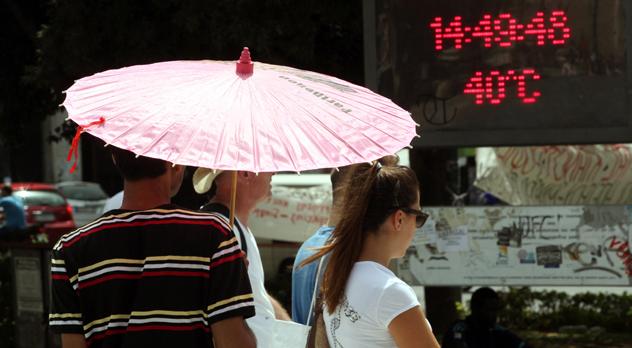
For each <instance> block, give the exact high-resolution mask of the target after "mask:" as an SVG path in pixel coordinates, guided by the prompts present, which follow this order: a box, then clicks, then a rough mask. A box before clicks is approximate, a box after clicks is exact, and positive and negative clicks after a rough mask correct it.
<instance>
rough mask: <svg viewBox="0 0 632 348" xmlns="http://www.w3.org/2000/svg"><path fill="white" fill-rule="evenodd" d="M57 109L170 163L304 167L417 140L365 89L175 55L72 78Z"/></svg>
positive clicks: (354, 159) (362, 157)
mask: <svg viewBox="0 0 632 348" xmlns="http://www.w3.org/2000/svg"><path fill="white" fill-rule="evenodd" d="M66 94H67V95H66V100H65V101H64V104H63V105H64V107H65V108H66V110H67V111H68V115H69V117H70V118H71V119H72V120H73V121H75V122H76V123H78V124H89V123H90V122H93V121H95V120H97V119H99V117H104V118H105V123H104V124H103V125H100V126H95V127H91V128H89V129H86V130H85V131H86V132H88V133H91V134H92V135H95V136H97V137H99V138H101V139H103V140H104V141H105V142H106V143H108V144H111V145H115V146H117V147H121V148H125V149H128V150H130V151H132V152H134V153H136V154H139V155H143V156H148V157H154V158H160V159H163V160H167V161H170V162H172V163H177V164H183V165H192V166H198V167H206V168H213V169H224V170H230V169H239V170H248V171H252V172H277V171H305V170H309V169H316V168H327V167H339V166H343V165H347V164H351V163H358V162H366V161H371V160H374V159H377V158H379V157H381V156H384V155H387V154H393V153H395V152H397V151H399V150H400V149H402V148H403V147H405V146H407V145H409V144H410V142H411V141H412V139H413V137H415V135H416V133H415V122H414V121H413V120H412V118H411V117H410V114H409V112H407V111H406V110H403V109H402V108H400V107H398V106H397V105H395V104H394V103H393V102H391V101H390V100H389V99H388V98H385V97H382V96H380V95H378V94H375V93H373V92H372V91H370V90H369V89H367V88H364V87H360V86H356V85H353V84H351V83H349V82H346V81H343V80H340V79H337V78H334V77H330V76H327V75H323V74H318V73H314V72H310V71H304V70H297V69H293V68H288V67H282V66H275V65H269V64H264V63H258V62H255V63H254V73H253V75H252V76H250V77H248V78H242V77H239V76H237V74H236V73H235V62H227V61H208V60H205V61H173V62H163V63H156V64H149V65H137V66H132V67H127V68H122V69H116V70H109V71H105V72H102V73H98V74H95V75H92V76H88V77H85V78H82V79H80V80H78V81H77V82H76V83H75V84H74V85H73V86H72V87H70V89H68V90H67V91H66Z"/></svg>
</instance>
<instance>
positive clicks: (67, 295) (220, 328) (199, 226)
mask: <svg viewBox="0 0 632 348" xmlns="http://www.w3.org/2000/svg"><path fill="white" fill-rule="evenodd" d="M110 148H111V151H112V158H113V160H114V163H115V165H116V167H117V169H118V170H119V172H120V173H121V175H122V176H123V179H124V192H125V194H124V195H123V201H122V205H121V207H120V209H115V210H111V211H109V212H107V213H105V214H104V215H103V216H102V217H100V218H99V219H97V220H96V221H94V222H93V223H90V224H88V225H86V226H83V227H81V228H79V229H77V230H75V231H73V232H70V233H68V234H66V235H64V236H63V237H62V238H61V239H60V240H59V242H57V244H56V245H55V246H54V248H53V251H52V260H51V279H52V284H51V287H52V300H51V311H50V315H49V326H50V328H51V330H52V331H53V332H57V333H61V341H62V346H63V347H64V348H79V347H81V348H83V347H86V346H90V347H91V348H100V347H205V348H208V347H255V346H256V340H255V337H254V335H253V334H252V331H251V330H250V329H249V328H248V326H247V325H246V322H245V318H249V317H252V316H254V314H255V307H254V301H253V294H252V290H251V287H250V282H249V280H248V274H247V271H246V265H245V263H244V261H243V255H242V253H241V250H240V249H239V245H238V243H237V240H236V238H235V237H234V236H233V234H232V233H231V231H230V229H229V226H228V225H229V223H228V221H227V220H226V218H224V217H223V216H221V215H219V214H213V213H201V212H198V211H191V210H186V209H182V208H179V207H177V206H174V205H172V204H170V201H171V197H173V195H175V193H176V192H178V190H179V188H180V185H181V183H182V173H183V167H182V166H172V165H171V163H168V162H165V161H162V160H158V159H153V158H148V157H143V156H140V157H138V158H136V156H135V155H134V154H133V153H131V152H129V151H126V150H122V149H119V148H116V147H114V146H111V147H110Z"/></svg>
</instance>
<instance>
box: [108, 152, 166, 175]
mask: <svg viewBox="0 0 632 348" xmlns="http://www.w3.org/2000/svg"><path fill="white" fill-rule="evenodd" d="M110 152H111V153H112V157H113V158H114V164H115V165H116V168H117V169H118V171H119V173H121V176H122V177H123V178H124V179H125V180H128V181H138V180H142V179H152V178H157V177H159V176H161V175H163V174H164V173H165V172H166V171H167V166H166V163H167V162H166V161H163V160H159V159H156V158H150V157H145V156H138V158H136V155H135V154H134V153H133V152H131V151H127V150H123V149H121V148H118V147H116V146H112V145H110Z"/></svg>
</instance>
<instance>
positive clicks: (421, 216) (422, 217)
mask: <svg viewBox="0 0 632 348" xmlns="http://www.w3.org/2000/svg"><path fill="white" fill-rule="evenodd" d="M397 209H399V210H401V211H403V212H404V213H406V214H412V215H415V223H416V225H417V228H421V226H423V225H424V224H425V223H426V220H428V214H426V213H424V212H423V211H421V210H417V209H413V208H408V207H400V208H397Z"/></svg>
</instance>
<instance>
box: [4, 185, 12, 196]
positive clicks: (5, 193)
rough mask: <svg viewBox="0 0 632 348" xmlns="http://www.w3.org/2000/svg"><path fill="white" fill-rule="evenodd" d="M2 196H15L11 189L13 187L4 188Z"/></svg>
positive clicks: (5, 186)
mask: <svg viewBox="0 0 632 348" xmlns="http://www.w3.org/2000/svg"><path fill="white" fill-rule="evenodd" d="M2 194H3V195H5V196H11V195H12V194H13V189H12V188H11V185H4V186H2Z"/></svg>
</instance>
